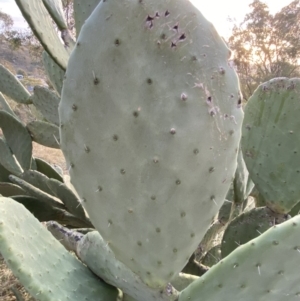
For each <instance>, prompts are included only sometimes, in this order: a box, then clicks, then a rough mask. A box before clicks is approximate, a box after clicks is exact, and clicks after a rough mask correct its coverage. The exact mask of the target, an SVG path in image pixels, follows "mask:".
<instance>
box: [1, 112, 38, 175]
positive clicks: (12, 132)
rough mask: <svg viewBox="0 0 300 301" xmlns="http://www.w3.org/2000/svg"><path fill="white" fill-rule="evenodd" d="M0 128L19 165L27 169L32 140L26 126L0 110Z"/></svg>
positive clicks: (29, 163) (29, 164) (29, 161)
mask: <svg viewBox="0 0 300 301" xmlns="http://www.w3.org/2000/svg"><path fill="white" fill-rule="evenodd" d="M0 128H1V129H2V132H3V134H4V137H5V140H6V142H7V144H8V146H9V147H10V149H11V150H12V152H13V154H14V155H15V157H16V159H17V160H18V162H19V164H20V166H21V167H22V168H23V169H24V170H26V169H29V168H30V166H31V157H32V140H31V137H30V134H29V133H28V131H27V130H26V127H25V126H24V125H23V124H22V123H21V122H20V121H19V120H18V119H17V118H15V117H14V116H12V115H11V114H9V113H7V112H5V111H0Z"/></svg>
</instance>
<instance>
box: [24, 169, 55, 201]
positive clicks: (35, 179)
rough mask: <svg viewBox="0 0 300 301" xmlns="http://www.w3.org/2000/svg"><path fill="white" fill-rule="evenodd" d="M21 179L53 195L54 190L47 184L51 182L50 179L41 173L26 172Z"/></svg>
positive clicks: (34, 171)
mask: <svg viewBox="0 0 300 301" xmlns="http://www.w3.org/2000/svg"><path fill="white" fill-rule="evenodd" d="M20 178H22V179H23V180H24V181H26V182H28V183H29V184H31V185H33V186H35V187H38V188H39V189H40V190H42V191H44V192H46V193H48V194H51V195H52V194H53V192H52V190H51V189H50V188H49V187H48V183H47V182H48V181H49V178H48V177H47V176H45V175H44V174H42V173H41V172H39V171H36V170H26V171H24V173H23V174H22V175H21V176H20Z"/></svg>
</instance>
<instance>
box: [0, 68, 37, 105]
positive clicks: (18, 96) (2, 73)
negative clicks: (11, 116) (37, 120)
mask: <svg viewBox="0 0 300 301" xmlns="http://www.w3.org/2000/svg"><path fill="white" fill-rule="evenodd" d="M0 92H2V93H4V94H5V95H7V96H8V97H10V98H12V99H13V100H15V101H16V102H18V103H23V104H30V103H31V100H30V98H29V97H30V93H29V92H28V91H27V90H26V88H25V87H24V86H23V85H22V84H21V83H20V81H19V80H18V79H17V78H16V77H15V76H14V75H13V74H12V73H11V72H10V71H9V70H7V69H6V68H5V67H4V66H3V65H1V64H0Z"/></svg>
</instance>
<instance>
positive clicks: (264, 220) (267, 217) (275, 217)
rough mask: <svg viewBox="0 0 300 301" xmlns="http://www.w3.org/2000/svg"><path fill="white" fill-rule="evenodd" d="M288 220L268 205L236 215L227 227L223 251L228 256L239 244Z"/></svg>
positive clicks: (223, 254) (224, 255)
mask: <svg viewBox="0 0 300 301" xmlns="http://www.w3.org/2000/svg"><path fill="white" fill-rule="evenodd" d="M286 220H287V216H286V215H283V214H278V213H275V212H273V211H272V210H270V209H269V208H267V207H261V208H254V209H252V210H250V211H247V212H245V213H242V214H241V215H239V216H238V217H236V218H235V219H234V220H233V221H232V222H231V223H230V224H229V225H228V227H227V228H226V230H225V232H224V235H223V238H222V246H221V252H222V257H223V258H224V257H226V256H227V255H229V254H230V253H231V252H232V251H233V250H235V249H236V248H237V247H238V246H239V245H242V244H245V243H247V242H248V241H249V240H251V239H253V238H255V237H258V236H259V235H261V234H262V233H264V232H265V231H266V230H268V229H269V228H271V227H272V226H273V225H277V224H280V223H282V222H284V221H286Z"/></svg>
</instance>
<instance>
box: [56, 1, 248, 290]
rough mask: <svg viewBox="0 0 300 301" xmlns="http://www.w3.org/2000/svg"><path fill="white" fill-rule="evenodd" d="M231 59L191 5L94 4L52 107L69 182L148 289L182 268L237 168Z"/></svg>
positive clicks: (236, 97)
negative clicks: (59, 97) (57, 104)
mask: <svg viewBox="0 0 300 301" xmlns="http://www.w3.org/2000/svg"><path fill="white" fill-rule="evenodd" d="M229 56H230V51H229V49H228V48H227V47H226V45H225V44H224V42H223V40H222V39H221V38H220V37H219V36H218V34H217V32H216V31H215V29H214V27H213V26H212V25H211V23H209V22H208V21H207V20H206V19H205V18H204V17H203V16H202V15H201V13H200V12H199V11H198V10H197V9H196V8H195V7H194V6H193V5H192V4H191V3H190V2H187V1H184V0H172V1H171V0H165V1H153V0H149V1H143V0H141V1H136V0H126V1H122V3H120V2H119V1H102V2H101V3H100V4H99V5H98V6H97V7H96V9H95V10H94V11H93V13H92V14H91V16H90V17H89V19H88V20H87V21H86V23H85V25H84V26H83V27H82V29H81V32H80V35H79V37H78V41H77V44H76V47H75V49H74V51H73V53H72V55H71V57H70V60H69V64H68V68H67V73H66V79H65V81H64V87H63V91H62V100H61V103H60V108H59V113H60V121H61V146H62V149H63V152H64V154H65V156H66V158H67V161H68V164H69V166H70V174H71V178H72V183H73V184H74V186H75V187H76V190H77V191H78V193H79V195H80V197H81V199H82V202H83V204H84V206H85V208H86V210H87V211H88V213H89V216H90V218H91V220H92V222H93V224H94V226H95V227H96V229H97V230H98V231H99V232H100V233H101V235H102V236H103V237H104V239H105V240H106V241H107V243H108V244H109V246H110V247H111V249H112V250H113V251H114V253H115V255H116V257H117V258H118V259H119V260H120V261H122V262H123V263H124V264H126V265H127V266H128V267H129V268H131V269H132V270H133V271H134V272H135V273H136V274H138V275H139V276H140V277H141V278H142V279H143V280H144V281H145V282H146V283H147V284H148V285H149V286H152V287H160V286H162V285H165V284H166V283H167V282H168V281H169V280H170V279H171V278H172V276H173V275H175V274H176V273H178V272H179V271H180V270H181V269H182V268H183V267H184V265H185V263H186V262H187V261H188V259H189V257H190V255H191V254H192V253H193V251H194V250H195V249H196V246H197V244H198V243H199V241H201V238H202V237H203V236H204V234H205V232H206V230H207V229H208V227H209V225H210V222H211V220H212V218H213V217H214V216H215V214H216V213H217V212H218V210H219V208H220V207H221V205H222V203H223V201H224V198H225V195H226V193H227V191H228V188H229V185H230V182H231V180H232V177H233V175H234V172H235V169H236V159H237V150H238V144H239V140H240V135H241V133H240V129H241V122H242V118H243V113H242V109H241V107H240V102H241V96H240V91H239V84H238V79H237V76H236V73H235V71H234V70H233V69H232V67H231V66H230V64H228V58H229ZM145 254H147V255H145Z"/></svg>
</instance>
